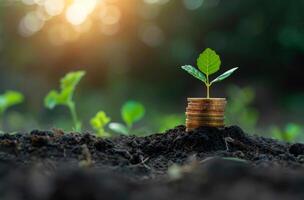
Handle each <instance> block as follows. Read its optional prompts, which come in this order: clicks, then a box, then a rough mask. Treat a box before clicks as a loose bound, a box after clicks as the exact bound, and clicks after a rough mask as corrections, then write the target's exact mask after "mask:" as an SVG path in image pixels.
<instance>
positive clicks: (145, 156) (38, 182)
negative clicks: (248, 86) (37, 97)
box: [0, 126, 304, 200]
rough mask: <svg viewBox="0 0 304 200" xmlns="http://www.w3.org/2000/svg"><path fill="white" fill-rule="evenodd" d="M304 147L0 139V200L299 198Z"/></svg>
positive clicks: (39, 134) (171, 139) (173, 135)
mask: <svg viewBox="0 0 304 200" xmlns="http://www.w3.org/2000/svg"><path fill="white" fill-rule="evenodd" d="M303 163H304V145H303V144H287V143H283V142H278V141H276V140H272V139H268V138H263V137H258V136H249V135H247V134H245V133H244V132H243V131H242V130H241V129H240V128H239V127H236V126H232V127H227V128H225V129H222V130H219V129H216V128H206V127H205V128H204V127H202V128H199V129H197V130H195V131H193V132H190V133H186V132H185V127H184V126H179V127H176V128H175V129H172V130H169V131H167V132H166V133H165V134H156V135H152V136H149V137H141V138H137V137H118V138H114V139H100V138H96V137H95V136H93V135H91V134H88V133H85V134H81V135H80V134H73V133H70V134H64V133H63V132H62V131H59V130H54V131H37V130H36V131H32V132H31V133H30V134H26V133H22V134H21V133H20V134H15V135H8V134H5V135H2V136H0V177H1V178H0V199H1V200H69V199H71V200H99V199H106V200H114V199H115V200H116V199H117V200H120V199H122V200H125V199H126V200H129V199H132V200H133V199H134V200H142V199H145V200H152V199H157V200H167V199H172V200H173V199H174V200H188V199H189V200H191V199H200V200H201V199H220V200H223V199H231V200H243V199H246V200H251V199H254V200H257V199H265V200H272V199H273V200H274V199H275V200H280V199H304V189H303V186H304V168H303V166H304V165H303Z"/></svg>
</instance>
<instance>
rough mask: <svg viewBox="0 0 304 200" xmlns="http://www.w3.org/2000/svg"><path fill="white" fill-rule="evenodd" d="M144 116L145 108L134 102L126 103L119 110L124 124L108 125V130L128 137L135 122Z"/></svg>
mask: <svg viewBox="0 0 304 200" xmlns="http://www.w3.org/2000/svg"><path fill="white" fill-rule="evenodd" d="M144 115H145V107H144V106H143V105H142V104H141V103H139V102H136V101H128V102H127V103H125V104H124V105H123V107H122V109H121V117H122V119H123V121H124V123H125V124H122V123H110V124H109V128H110V129H111V130H112V131H114V132H116V133H119V134H123V135H130V131H131V129H132V127H133V125H134V123H135V122H138V121H140V120H141V119H142V118H143V117H144Z"/></svg>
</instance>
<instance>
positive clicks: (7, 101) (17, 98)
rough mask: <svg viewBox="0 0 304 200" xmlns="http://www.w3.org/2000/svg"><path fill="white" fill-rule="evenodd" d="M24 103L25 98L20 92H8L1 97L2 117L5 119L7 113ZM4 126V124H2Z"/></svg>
mask: <svg viewBox="0 0 304 200" xmlns="http://www.w3.org/2000/svg"><path fill="white" fill-rule="evenodd" d="M23 101H24V96H23V95H22V94H21V93H20V92H16V91H12V90H10V91H7V92H5V93H4V94H2V95H0V117H3V115H4V113H5V111H6V110H7V109H8V108H10V107H12V106H14V105H17V104H20V103H22V102H23ZM1 125H2V126H3V124H1Z"/></svg>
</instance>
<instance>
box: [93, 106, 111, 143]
mask: <svg viewBox="0 0 304 200" xmlns="http://www.w3.org/2000/svg"><path fill="white" fill-rule="evenodd" d="M110 121H111V119H110V118H109V117H108V116H107V115H106V113H105V112H104V111H99V112H98V113H97V114H96V115H95V117H93V118H92V119H91V121H90V124H91V126H92V127H93V129H95V130H96V131H97V133H98V134H97V136H100V137H109V136H110V134H108V133H107V132H105V129H104V128H105V126H106V125H107V124H108V123H109V122H110Z"/></svg>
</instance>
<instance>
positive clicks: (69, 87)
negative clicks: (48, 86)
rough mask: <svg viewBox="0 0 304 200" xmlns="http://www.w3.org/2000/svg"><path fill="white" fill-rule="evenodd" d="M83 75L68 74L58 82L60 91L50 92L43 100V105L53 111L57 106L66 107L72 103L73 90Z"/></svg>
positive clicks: (79, 73)
mask: <svg viewBox="0 0 304 200" xmlns="http://www.w3.org/2000/svg"><path fill="white" fill-rule="evenodd" d="M84 75H85V72H84V71H76V72H70V73H68V74H66V75H65V76H64V77H63V78H62V79H61V80H60V83H61V84H60V89H61V90H60V91H56V90H52V91H50V92H49V93H48V94H47V96H46V97H45V99H44V105H45V106H46V107H47V108H49V109H53V108H54V107H55V106H57V105H64V106H68V105H69V104H71V103H72V102H73V100H72V99H73V95H74V91H75V88H76V86H77V84H78V83H79V81H80V80H81V78H82V77H83V76H84Z"/></svg>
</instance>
